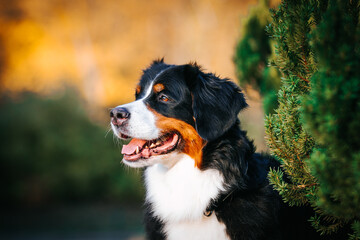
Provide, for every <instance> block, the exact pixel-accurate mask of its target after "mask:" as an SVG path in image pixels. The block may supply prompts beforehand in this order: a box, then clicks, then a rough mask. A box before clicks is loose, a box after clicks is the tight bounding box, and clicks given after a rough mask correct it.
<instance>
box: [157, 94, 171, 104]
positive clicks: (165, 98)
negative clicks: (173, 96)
mask: <svg viewBox="0 0 360 240" xmlns="http://www.w3.org/2000/svg"><path fill="white" fill-rule="evenodd" d="M159 100H160V101H162V102H167V101H169V97H168V96H166V95H165V94H160V96H159Z"/></svg>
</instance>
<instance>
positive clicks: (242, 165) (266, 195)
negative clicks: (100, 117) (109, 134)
mask: <svg viewBox="0 0 360 240" xmlns="http://www.w3.org/2000/svg"><path fill="white" fill-rule="evenodd" d="M135 96H136V101H134V102H131V103H128V104H125V105H121V106H118V107H115V108H114V109H112V110H111V112H110V117H111V127H112V130H113V132H114V134H115V135H116V136H117V137H119V138H120V139H131V141H130V142H129V143H128V144H127V145H124V146H123V148H122V154H123V162H124V163H125V164H126V165H128V166H130V167H134V168H145V170H144V182H145V186H146V200H145V229H146V234H147V238H148V239H171V240H175V239H179V240H191V239H204V240H211V239H214V240H221V239H243V240H253V239H254V240H255V239H256V240H260V239H286V240H288V239H289V240H292V239H321V237H320V235H319V233H317V232H315V230H314V229H313V228H312V227H311V226H310V223H309V222H308V219H309V217H310V216H311V214H312V213H311V212H310V211H309V209H307V208H298V207H289V206H287V205H286V204H284V203H283V202H282V200H281V197H279V195H278V194H277V192H276V191H274V190H273V189H272V187H271V186H270V185H269V182H268V180H267V173H268V170H269V168H270V167H273V168H277V167H279V166H278V164H277V161H274V160H273V159H271V158H270V157H269V156H265V155H262V154H258V153H255V147H254V145H253V142H252V141H250V140H249V139H248V137H247V136H246V132H245V131H243V130H241V129H240V121H239V119H238V114H239V112H240V111H241V110H242V109H244V108H246V107H247V103H246V101H245V98H244V95H243V93H242V92H241V90H240V88H239V87H238V86H237V85H236V84H234V83H233V82H231V81H229V80H228V79H221V78H220V77H218V76H216V75H214V74H212V73H205V72H203V71H202V69H201V68H200V67H199V66H198V65H197V64H195V63H191V64H186V65H169V64H166V63H164V61H163V60H157V61H154V62H153V63H152V64H151V65H150V67H148V68H147V69H146V70H144V71H143V75H142V77H141V79H140V83H139V84H138V85H137V87H136V93H135ZM324 239H331V238H330V237H329V236H327V237H324ZM334 239H337V238H334Z"/></svg>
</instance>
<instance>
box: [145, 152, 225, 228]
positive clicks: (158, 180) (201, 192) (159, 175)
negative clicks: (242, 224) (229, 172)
mask: <svg viewBox="0 0 360 240" xmlns="http://www.w3.org/2000/svg"><path fill="white" fill-rule="evenodd" d="M178 158H179V159H178V161H177V163H176V164H175V165H174V166H172V167H171V168H167V167H165V166H163V165H161V164H155V165H153V166H151V167H148V168H147V169H146V170H145V183H146V192H147V193H146V201H147V202H148V203H150V204H151V206H152V208H153V209H152V210H153V213H154V215H155V216H157V217H159V218H160V219H161V220H163V221H166V222H181V221H189V220H190V221H191V220H199V219H201V218H203V217H204V216H203V213H204V211H205V210H206V208H207V206H208V205H209V204H210V202H211V200H213V199H216V198H217V197H218V196H219V194H220V193H221V192H224V191H225V186H224V182H223V177H222V175H221V174H220V172H219V171H217V170H214V169H208V170H205V171H202V170H199V169H198V168H196V167H195V164H194V163H195V162H194V159H192V158H191V157H189V156H188V155H186V154H178Z"/></svg>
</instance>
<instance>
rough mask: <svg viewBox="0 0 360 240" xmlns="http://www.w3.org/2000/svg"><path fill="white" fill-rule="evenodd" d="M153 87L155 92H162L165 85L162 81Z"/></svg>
mask: <svg viewBox="0 0 360 240" xmlns="http://www.w3.org/2000/svg"><path fill="white" fill-rule="evenodd" d="M153 89H154V92H161V91H162V90H164V89H165V87H164V85H163V84H162V83H157V84H155V85H154V87H153Z"/></svg>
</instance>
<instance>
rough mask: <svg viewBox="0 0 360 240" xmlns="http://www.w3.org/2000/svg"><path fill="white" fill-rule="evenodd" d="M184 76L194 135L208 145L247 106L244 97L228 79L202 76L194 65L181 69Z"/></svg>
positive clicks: (232, 122) (203, 74)
mask: <svg viewBox="0 0 360 240" xmlns="http://www.w3.org/2000/svg"><path fill="white" fill-rule="evenodd" d="M184 74H185V80H186V84H187V85H188V87H189V89H190V92H191V94H192V97H193V103H192V106H193V112H194V117H195V126H196V130H197V132H198V133H199V135H200V136H201V137H202V138H203V139H205V140H207V141H211V140H214V139H216V138H218V137H220V136H221V135H223V134H224V133H225V132H226V131H227V130H229V128H230V127H231V126H233V125H234V124H235V122H236V121H237V119H238V118H237V115H238V113H239V112H240V110H241V109H243V108H245V107H246V106H247V104H246V101H245V98H244V95H243V93H242V92H241V90H240V88H239V87H238V86H237V85H235V84H234V83H233V82H231V81H229V80H228V79H221V78H219V77H217V76H215V75H214V74H211V73H204V72H202V71H201V68H200V67H199V66H198V65H197V64H187V65H184Z"/></svg>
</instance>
